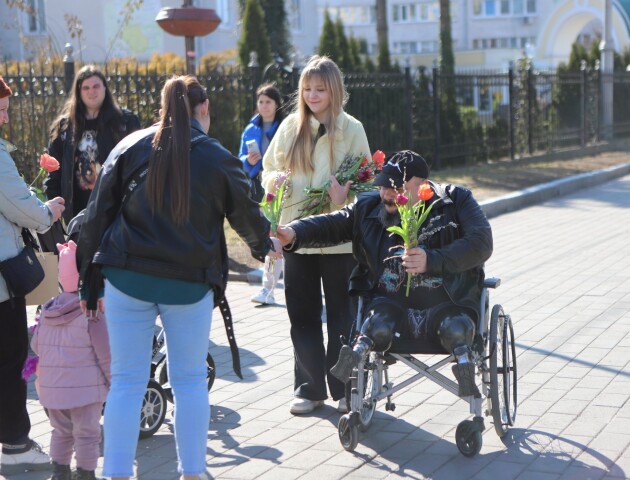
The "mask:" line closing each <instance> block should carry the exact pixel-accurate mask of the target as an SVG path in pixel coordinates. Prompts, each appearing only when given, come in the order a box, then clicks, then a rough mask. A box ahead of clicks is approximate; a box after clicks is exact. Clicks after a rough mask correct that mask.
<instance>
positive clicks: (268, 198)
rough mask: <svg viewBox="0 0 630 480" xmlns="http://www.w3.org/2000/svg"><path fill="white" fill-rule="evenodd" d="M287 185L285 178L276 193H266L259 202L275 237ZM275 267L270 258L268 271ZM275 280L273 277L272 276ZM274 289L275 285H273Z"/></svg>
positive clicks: (272, 259)
mask: <svg viewBox="0 0 630 480" xmlns="http://www.w3.org/2000/svg"><path fill="white" fill-rule="evenodd" d="M288 183H289V177H288V176H287V177H286V178H285V180H284V181H283V182H282V185H280V187H279V188H278V190H276V193H267V194H265V198H263V201H262V202H260V208H261V209H262V211H263V214H264V215H265V217H267V220H269V223H271V234H272V235H274V236H275V235H277V232H278V223H280V215H281V214H282V204H283V201H284V192H285V190H286V188H287V185H288ZM275 265H276V259H275V258H271V259H270V261H269V270H270V271H273V269H274V268H275ZM273 278H275V276H273ZM274 287H275V284H274Z"/></svg>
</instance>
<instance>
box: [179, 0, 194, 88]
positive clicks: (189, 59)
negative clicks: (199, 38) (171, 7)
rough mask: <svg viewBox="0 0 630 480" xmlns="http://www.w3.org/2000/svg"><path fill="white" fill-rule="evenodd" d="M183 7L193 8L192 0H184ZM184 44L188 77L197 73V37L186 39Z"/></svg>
mask: <svg viewBox="0 0 630 480" xmlns="http://www.w3.org/2000/svg"><path fill="white" fill-rule="evenodd" d="M183 2H184V3H182V7H192V6H193V4H192V0H183ZM184 38H185V40H184V44H185V48H186V73H187V74H188V75H195V73H196V71H195V70H196V58H195V57H196V55H197V54H196V53H195V37H188V36H187V37H184Z"/></svg>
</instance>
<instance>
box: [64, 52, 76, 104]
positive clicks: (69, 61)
mask: <svg viewBox="0 0 630 480" xmlns="http://www.w3.org/2000/svg"><path fill="white" fill-rule="evenodd" d="M65 49H66V54H65V55H64V56H63V88H64V90H65V91H66V95H68V94H69V93H70V90H72V83H73V82H74V57H73V56H72V52H73V51H74V48H73V47H72V45H71V44H70V43H66V45H65Z"/></svg>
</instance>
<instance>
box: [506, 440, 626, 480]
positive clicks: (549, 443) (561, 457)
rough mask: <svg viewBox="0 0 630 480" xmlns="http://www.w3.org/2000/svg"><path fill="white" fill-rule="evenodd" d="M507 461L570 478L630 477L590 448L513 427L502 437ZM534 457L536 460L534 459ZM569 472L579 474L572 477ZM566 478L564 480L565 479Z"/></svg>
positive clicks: (573, 441) (533, 469)
mask: <svg viewBox="0 0 630 480" xmlns="http://www.w3.org/2000/svg"><path fill="white" fill-rule="evenodd" d="M502 441H503V444H504V445H505V446H506V448H507V451H506V452H505V453H504V455H507V456H508V458H507V459H506V460H507V461H510V462H518V463H521V462H522V463H528V464H529V467H528V470H531V471H538V472H545V473H558V474H563V475H565V476H566V475H568V477H567V478H601V477H603V476H605V475H609V476H611V477H615V478H616V477H619V478H628V477H627V476H626V474H625V472H624V470H623V469H622V468H621V467H620V466H619V465H617V464H616V463H615V462H614V460H613V459H611V458H609V457H607V456H606V455H604V454H603V453H600V452H598V451H597V450H594V449H592V448H589V447H588V446H587V445H584V444H582V443H580V442H577V441H575V440H572V439H570V438H565V437H562V436H555V435H553V434H550V433H547V432H543V431H541V430H528V429H522V428H512V429H510V430H509V431H508V433H507V435H506V436H505V437H504V438H503V440H502ZM533 457H536V458H535V459H534V460H532V458H533ZM568 469H571V470H573V469H576V470H578V471H579V474H578V472H575V474H573V475H571V474H568V473H567V470H568ZM563 478H564V477H563Z"/></svg>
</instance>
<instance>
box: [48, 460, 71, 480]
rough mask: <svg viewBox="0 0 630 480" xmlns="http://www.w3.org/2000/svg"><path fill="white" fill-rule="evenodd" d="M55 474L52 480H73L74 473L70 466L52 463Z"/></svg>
mask: <svg viewBox="0 0 630 480" xmlns="http://www.w3.org/2000/svg"><path fill="white" fill-rule="evenodd" d="M52 466H53V474H52V477H50V480H72V471H71V470H70V465H60V464H59V463H57V462H52Z"/></svg>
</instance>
